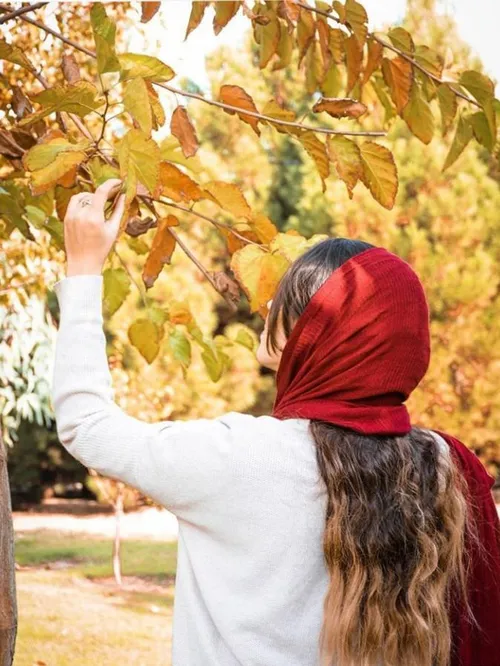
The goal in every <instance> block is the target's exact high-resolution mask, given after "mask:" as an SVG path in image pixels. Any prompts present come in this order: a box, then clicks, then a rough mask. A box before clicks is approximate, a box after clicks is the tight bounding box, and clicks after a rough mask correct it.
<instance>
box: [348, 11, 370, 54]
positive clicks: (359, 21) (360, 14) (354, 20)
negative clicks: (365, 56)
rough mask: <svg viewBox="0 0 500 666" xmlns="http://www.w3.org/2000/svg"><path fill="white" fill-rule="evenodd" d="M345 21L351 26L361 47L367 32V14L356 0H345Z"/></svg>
mask: <svg viewBox="0 0 500 666" xmlns="http://www.w3.org/2000/svg"><path fill="white" fill-rule="evenodd" d="M345 22H346V23H347V24H348V25H350V26H351V28H352V31H353V33H354V36H355V37H356V39H357V41H358V44H359V46H360V48H361V49H362V48H363V46H364V45H365V42H366V35H367V33H368V26H367V23H368V16H367V14H366V10H365V8H364V7H363V5H361V4H360V3H359V2H356V0H346V3H345Z"/></svg>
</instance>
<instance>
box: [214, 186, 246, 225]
mask: <svg viewBox="0 0 500 666" xmlns="http://www.w3.org/2000/svg"><path fill="white" fill-rule="evenodd" d="M204 189H205V190H207V191H208V192H209V193H210V194H211V195H212V196H213V197H214V199H215V200H216V202H217V203H218V204H219V206H220V207H221V208H223V209H224V210H227V211H228V213H231V215H234V216H235V217H245V218H246V219H248V220H249V219H251V217H252V209H251V208H250V206H249V205H248V203H247V200H246V199H245V197H244V195H243V192H242V191H241V190H240V188H239V187H238V186H237V185H234V184H232V183H224V182H223V181H221V180H212V181H210V182H209V183H207V184H206V185H205V186H204Z"/></svg>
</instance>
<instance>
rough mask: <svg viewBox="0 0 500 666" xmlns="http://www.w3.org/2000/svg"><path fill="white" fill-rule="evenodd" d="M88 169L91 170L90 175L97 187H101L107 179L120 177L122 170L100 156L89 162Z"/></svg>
mask: <svg viewBox="0 0 500 666" xmlns="http://www.w3.org/2000/svg"><path fill="white" fill-rule="evenodd" d="M87 169H88V170H89V171H90V177H91V178H92V182H93V183H94V186H95V187H99V185H102V183H104V182H105V181H106V180H109V179H110V178H119V177H120V171H119V170H118V169H117V168H116V167H114V166H112V165H111V164H108V163H107V162H103V161H102V160H101V159H100V158H99V157H93V158H92V159H91V160H89V162H87Z"/></svg>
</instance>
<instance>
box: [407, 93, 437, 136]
mask: <svg viewBox="0 0 500 666" xmlns="http://www.w3.org/2000/svg"><path fill="white" fill-rule="evenodd" d="M402 116H403V119H404V121H405V122H406V124H407V125H408V127H409V128H410V130H411V131H412V132H413V134H414V135H415V136H416V137H417V138H418V139H420V141H422V143H426V144H427V143H430V142H431V141H432V137H433V136H434V116H433V114H432V110H431V107H430V104H429V102H428V101H427V100H426V99H425V98H424V96H423V95H422V91H421V90H420V88H419V86H418V85H417V82H416V81H415V82H414V83H413V86H412V88H411V94H410V100H409V102H408V104H406V106H405V108H404V109H403V113H402Z"/></svg>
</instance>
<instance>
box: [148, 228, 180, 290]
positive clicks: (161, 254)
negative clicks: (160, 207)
mask: <svg viewBox="0 0 500 666" xmlns="http://www.w3.org/2000/svg"><path fill="white" fill-rule="evenodd" d="M178 224H179V221H178V220H177V218H176V217H175V216H174V215H168V216H167V217H161V218H160V219H159V220H158V228H157V230H156V234H155V237H154V238H153V243H152V245H151V251H150V253H149V255H148V257H147V259H146V263H145V264H144V269H143V271H142V279H143V281H144V284H145V285H146V288H147V289H150V288H151V287H152V286H153V285H154V283H155V281H156V279H157V277H158V275H159V274H160V272H161V269H162V268H163V266H164V265H165V264H169V263H170V261H171V259H172V254H173V252H174V250H175V243H176V241H175V238H174V237H173V236H172V234H171V233H170V230H169V227H173V226H177V225H178Z"/></svg>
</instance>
